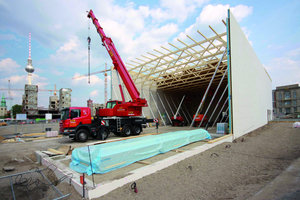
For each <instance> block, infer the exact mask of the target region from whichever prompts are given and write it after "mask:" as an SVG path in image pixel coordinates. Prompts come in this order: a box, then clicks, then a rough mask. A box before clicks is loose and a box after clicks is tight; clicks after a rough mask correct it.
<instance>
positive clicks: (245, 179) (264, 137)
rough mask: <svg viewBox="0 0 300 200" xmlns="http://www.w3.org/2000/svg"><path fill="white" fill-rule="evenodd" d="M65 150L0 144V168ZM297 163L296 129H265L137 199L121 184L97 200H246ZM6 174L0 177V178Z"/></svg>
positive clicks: (151, 180)
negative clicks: (39, 154) (43, 152)
mask: <svg viewBox="0 0 300 200" xmlns="http://www.w3.org/2000/svg"><path fill="white" fill-rule="evenodd" d="M66 144H67V145H68V144H70V145H72V144H73V143H72V141H70V140H69V139H68V138H61V139H57V140H47V141H42V142H28V143H15V144H0V167H1V169H2V168H3V167H4V166H8V165H13V166H15V167H16V170H15V171H14V172H11V173H16V172H19V171H26V170H28V169H31V168H34V167H40V168H41V167H42V166H38V165H36V164H34V162H31V161H30V160H29V159H32V160H33V161H34V156H33V152H34V151H35V150H46V149H47V148H50V147H51V148H58V147H59V146H61V145H66ZM299 157H300V129H294V128H292V124H291V123H271V124H269V125H267V126H265V127H263V128H261V129H259V130H257V131H254V132H252V133H250V134H248V135H247V136H244V137H242V138H239V139H238V140H237V141H235V142H233V143H223V144H221V145H218V146H216V147H214V148H212V149H210V150H208V151H205V152H203V153H201V154H199V155H196V156H193V157H191V158H188V159H186V160H184V161H181V162H179V163H177V164H175V165H172V166H171V167H168V168H166V169H164V170H161V171H159V172H157V173H155V174H152V175H149V176H146V177H144V178H142V179H140V180H137V181H136V184H137V189H138V193H134V192H133V191H132V190H131V189H130V184H127V185H125V186H123V187H121V188H118V189H116V190H114V191H112V192H111V193H109V194H107V195H105V196H104V197H101V198H100V199H101V200H102V199H164V200H168V199H172V200H176V199H247V198H249V197H251V196H252V195H254V194H255V193H256V192H258V191H259V190H260V189H261V188H263V187H264V186H265V185H266V184H267V183H269V182H270V181H272V180H273V179H274V178H275V177H276V176H278V175H279V174H280V173H281V172H282V171H283V170H284V169H285V168H287V167H288V166H289V165H290V164H291V162H293V161H294V160H295V159H297V158H299ZM28 158H29V159H28ZM7 174H9V173H7V172H4V171H1V172H0V176H3V175H7ZM283 184H284V183H283ZM0 187H1V184H0ZM1 188H2V189H3V185H2V187H1ZM1 188H0V189H1ZM58 188H60V190H62V191H63V193H64V194H67V193H72V197H69V199H81V198H80V196H79V195H78V194H77V193H76V192H75V191H74V189H73V188H72V187H70V186H69V185H68V184H67V183H61V184H59V185H58ZM299 189H300V188H299ZM2 191H5V190H2ZM43 192H44V193H43V195H41V196H42V197H46V196H48V195H49V190H46V189H45V190H44V191H43ZM1 194H2V193H1ZM25 199H26V198H25Z"/></svg>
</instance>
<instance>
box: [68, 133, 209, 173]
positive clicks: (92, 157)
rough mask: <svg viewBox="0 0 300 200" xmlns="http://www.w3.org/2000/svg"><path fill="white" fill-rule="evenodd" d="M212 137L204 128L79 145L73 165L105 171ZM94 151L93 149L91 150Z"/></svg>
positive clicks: (76, 168) (79, 169)
mask: <svg viewBox="0 0 300 200" xmlns="http://www.w3.org/2000/svg"><path fill="white" fill-rule="evenodd" d="M204 139H211V136H210V134H209V133H208V132H207V131H206V130H203V129H197V130H190V131H176V132H169V133H164V134H159V135H148V136H144V137H138V138H133V139H128V140H122V141H117V142H111V143H104V144H99V145H93V146H89V148H88V147H87V146H86V147H80V148H76V149H74V150H73V152H72V162H71V163H70V167H71V169H73V170H74V171H76V172H79V173H87V174H88V175H91V174H92V173H100V174H104V173H106V172H109V171H112V170H115V169H118V168H121V167H125V166H127V165H130V164H132V163H134V162H136V161H139V160H144V159H147V158H150V157H152V156H155V155H157V154H160V153H165V152H167V151H170V150H172V149H176V148H179V147H182V146H184V145H187V144H190V143H192V142H196V141H200V140H204ZM89 152H90V153H89Z"/></svg>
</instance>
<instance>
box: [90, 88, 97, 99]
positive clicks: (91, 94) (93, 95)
mask: <svg viewBox="0 0 300 200" xmlns="http://www.w3.org/2000/svg"><path fill="white" fill-rule="evenodd" d="M98 94H99V91H98V90H93V91H92V92H91V93H90V97H92V98H95V97H97V96H98Z"/></svg>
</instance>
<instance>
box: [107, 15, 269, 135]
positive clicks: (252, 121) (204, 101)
mask: <svg viewBox="0 0 300 200" xmlns="http://www.w3.org/2000/svg"><path fill="white" fill-rule="evenodd" d="M223 24H224V26H225V27H226V31H225V32H222V33H218V32H216V31H215V30H214V29H213V28H212V27H210V29H211V31H212V34H213V36H210V37H207V36H205V35H204V34H202V33H201V32H200V31H198V34H199V36H200V37H202V38H203V39H202V40H196V39H195V38H193V37H191V36H189V35H187V37H186V40H184V41H183V40H179V39H178V44H170V46H169V47H161V49H154V50H153V52H150V53H148V55H143V56H142V57H141V58H138V59H137V60H133V61H130V62H129V63H127V64H126V66H127V68H128V71H129V72H130V74H131V76H132V78H133V80H134V82H135V84H136V86H137V88H138V90H139V91H140V93H141V97H142V98H146V99H147V101H148V107H147V108H144V109H143V115H144V116H146V117H148V118H158V119H159V120H160V124H162V125H168V124H170V122H171V117H172V116H173V115H174V113H175V112H176V109H177V107H178V105H179V103H180V102H181V101H183V104H182V107H181V109H180V111H179V114H180V115H181V116H183V117H184V118H185V120H186V121H187V123H188V125H189V126H192V125H194V123H195V116H197V115H199V114H202V115H204V116H205V117H204V118H205V119H206V122H205V123H202V124H199V125H202V126H206V128H208V127H210V126H213V125H216V123H218V122H227V123H228V124H229V131H230V133H232V134H233V138H237V137H240V136H241V135H244V134H246V133H249V132H251V131H253V130H255V129H257V128H259V127H261V126H263V125H265V124H267V123H268V121H270V120H271V118H272V88H271V82H272V80H271V78H270V76H269V74H268V72H267V71H266V69H265V68H264V67H263V65H262V64H261V63H260V61H259V59H258V58H257V56H256V54H255V52H254V50H253V48H252V46H251V45H250V43H249V41H248V40H247V38H246V36H245V34H244V33H243V31H242V29H241V27H240V26H239V24H238V22H237V21H236V19H235V18H234V16H233V15H232V13H231V12H230V11H228V18H227V21H226V22H225V21H223ZM112 80H113V87H112V88H113V90H114V91H112V99H121V96H120V95H119V94H118V81H117V78H116V74H115V73H113V75H112ZM125 98H126V101H128V100H130V95H128V93H127V91H126V92H125ZM225 113H226V114H225Z"/></svg>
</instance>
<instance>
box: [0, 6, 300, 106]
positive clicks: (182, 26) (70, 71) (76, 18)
mask: <svg viewBox="0 0 300 200" xmlns="http://www.w3.org/2000/svg"><path fill="white" fill-rule="evenodd" d="M228 8H230V9H231V11H232V12H233V14H234V16H235V17H236V19H237V20H238V22H239V24H240V26H241V28H242V30H243V31H244V33H245V35H246V37H247V38H248V40H249V42H250V44H251V45H252V47H253V48H254V51H255V52H256V54H257V56H258V58H259V59H260V61H261V63H262V64H263V65H264V67H265V68H266V70H267V71H268V73H269V74H270V76H271V78H272V87H273V88H275V87H276V86H280V85H288V84H296V83H299V81H300V37H299V36H300V12H299V10H300V1H299V0H286V1H282V0H266V1H261V0H243V1H239V0H228V1H220V0H152V1H146V0H119V1H117V0H87V1H83V0H81V1H80V0H52V1H38V0H18V1H17V0H0V88H8V80H10V83H11V84H10V87H11V88H12V89H23V88H24V85H25V84H26V83H27V73H26V72H25V67H26V65H27V59H28V35H29V33H31V46H32V47H31V58H32V62H33V66H34V68H35V72H34V73H33V81H32V82H33V84H37V85H38V86H39V88H40V89H50V90H51V89H54V85H55V84H56V87H57V88H58V89H60V88H71V89H72V106H86V101H87V99H89V98H91V99H92V100H93V101H94V102H96V103H103V102H104V74H97V75H92V76H91V83H90V84H88V81H87V78H80V79H72V78H73V77H74V76H77V75H79V74H86V73H87V70H88V50H87V37H88V36H90V37H91V72H94V71H100V70H104V68H105V63H107V65H108V66H109V67H110V66H111V65H112V62H111V59H110V57H109V55H108V53H107V51H106V50H105V48H104V47H103V46H102V45H101V40H100V37H99V35H98V34H97V32H96V29H95V27H94V25H93V24H92V23H91V20H90V19H88V18H87V17H86V15H87V12H86V11H88V10H90V9H92V10H93V11H94V14H95V16H96V17H97V18H98V20H99V22H100V24H101V26H102V27H103V29H104V31H105V33H106V35H107V36H109V37H111V38H112V40H113V41H114V43H115V46H116V48H117V50H118V51H119V54H120V55H121V57H122V59H123V61H124V63H127V62H128V61H129V60H132V59H134V58H139V57H140V56H141V55H144V54H146V52H151V51H152V50H153V49H154V48H159V47H160V46H167V45H168V42H171V43H173V44H177V43H176V39H177V38H180V39H182V40H183V41H187V39H186V36H185V35H186V34H188V35H190V36H192V37H198V38H196V39H198V40H200V39H201V37H199V34H198V35H197V30H199V31H200V32H202V33H204V34H205V35H206V36H210V35H213V34H214V33H213V32H212V31H211V30H210V29H209V27H208V26H209V25H211V26H212V27H213V28H214V29H215V30H216V31H217V32H219V33H221V32H225V31H226V28H225V26H224V25H223V23H222V21H221V20H222V19H224V20H225V21H226V16H227V9H228ZM89 27H90V28H89ZM108 80H110V76H108ZM108 92H109V93H108V95H110V91H108ZM23 93H24V92H23V91H15V90H12V91H11V96H12V98H13V100H11V101H8V106H9V107H10V106H11V105H14V104H21V103H22V94H23ZM0 94H1V96H2V94H4V95H5V96H7V95H8V94H7V91H3V90H1V91H0ZM50 95H51V93H50V92H39V96H38V104H39V107H48V104H49V96H50Z"/></svg>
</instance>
